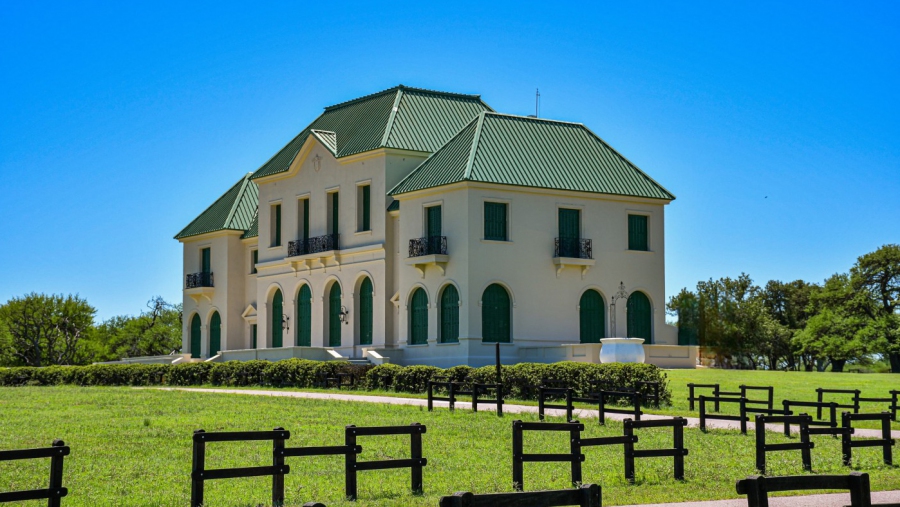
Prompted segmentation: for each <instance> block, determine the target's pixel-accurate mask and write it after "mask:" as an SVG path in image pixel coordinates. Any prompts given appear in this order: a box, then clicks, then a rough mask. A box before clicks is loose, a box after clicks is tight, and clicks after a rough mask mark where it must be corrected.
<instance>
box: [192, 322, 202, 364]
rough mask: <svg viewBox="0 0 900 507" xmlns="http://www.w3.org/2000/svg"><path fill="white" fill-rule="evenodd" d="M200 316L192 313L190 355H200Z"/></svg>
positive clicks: (195, 356)
mask: <svg viewBox="0 0 900 507" xmlns="http://www.w3.org/2000/svg"><path fill="white" fill-rule="evenodd" d="M200 326H201V324H200V316H199V315H197V314H194V317H193V318H192V319H191V357H193V358H199V357H200Z"/></svg>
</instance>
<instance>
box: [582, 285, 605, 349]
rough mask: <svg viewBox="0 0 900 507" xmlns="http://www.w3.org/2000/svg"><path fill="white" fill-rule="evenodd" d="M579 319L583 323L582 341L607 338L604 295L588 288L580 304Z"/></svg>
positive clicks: (597, 340)
mask: <svg viewBox="0 0 900 507" xmlns="http://www.w3.org/2000/svg"><path fill="white" fill-rule="evenodd" d="M578 308H579V309H578V320H579V322H580V324H581V343H600V339H601V338H605V336H604V335H605V330H606V308H605V306H604V305H603V297H602V296H601V295H600V293H599V292H597V291H595V290H587V291H585V292H584V294H582V295H581V302H579V304H578Z"/></svg>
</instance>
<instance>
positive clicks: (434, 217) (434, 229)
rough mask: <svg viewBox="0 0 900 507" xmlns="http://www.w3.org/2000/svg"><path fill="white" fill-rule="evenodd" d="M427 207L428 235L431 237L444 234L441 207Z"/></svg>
mask: <svg viewBox="0 0 900 507" xmlns="http://www.w3.org/2000/svg"><path fill="white" fill-rule="evenodd" d="M425 209H426V220H427V222H428V224H427V225H426V229H425V230H426V235H427V237H429V238H433V237H435V236H442V234H441V207H440V206H431V207H428V208H425Z"/></svg>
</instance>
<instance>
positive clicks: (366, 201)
mask: <svg viewBox="0 0 900 507" xmlns="http://www.w3.org/2000/svg"><path fill="white" fill-rule="evenodd" d="M370 193H371V192H370V188H369V185H366V186H364V187H362V206H363V212H362V230H364V231H369V230H372V227H371V224H370V220H371V217H370V213H369V208H370V200H371V195H370Z"/></svg>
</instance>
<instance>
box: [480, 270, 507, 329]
mask: <svg viewBox="0 0 900 507" xmlns="http://www.w3.org/2000/svg"><path fill="white" fill-rule="evenodd" d="M509 307H510V305H509V294H508V293H507V292H506V289H504V288H503V287H502V286H500V285H498V284H496V283H495V284H491V285H489V286H488V288H487V289H484V294H483V295H482V297H481V335H482V341H484V342H489V343H496V342H500V343H509V342H510V315H509Z"/></svg>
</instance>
